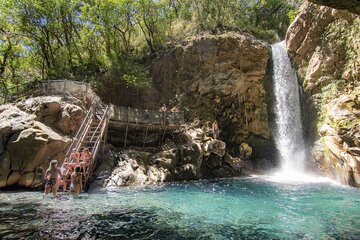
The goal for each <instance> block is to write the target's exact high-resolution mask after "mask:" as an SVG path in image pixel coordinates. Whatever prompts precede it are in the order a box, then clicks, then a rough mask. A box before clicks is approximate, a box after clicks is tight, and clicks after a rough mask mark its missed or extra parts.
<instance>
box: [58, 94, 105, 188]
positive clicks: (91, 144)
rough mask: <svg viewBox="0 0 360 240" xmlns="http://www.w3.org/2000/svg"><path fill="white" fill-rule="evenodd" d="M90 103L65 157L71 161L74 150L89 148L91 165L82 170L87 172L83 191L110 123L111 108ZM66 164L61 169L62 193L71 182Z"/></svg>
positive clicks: (83, 175)
mask: <svg viewBox="0 0 360 240" xmlns="http://www.w3.org/2000/svg"><path fill="white" fill-rule="evenodd" d="M90 101H91V107H90V109H89V110H88V112H87V114H86V116H85V118H84V120H83V122H82V124H81V126H80V128H79V130H78V132H77V134H76V136H75V137H74V138H73V141H72V143H71V144H70V146H69V148H68V151H67V153H66V155H65V157H67V158H68V159H70V154H71V151H72V149H76V150H77V151H78V152H80V153H81V151H82V150H83V149H84V148H88V149H89V151H90V152H91V157H90V165H89V166H88V167H86V169H82V172H85V173H83V174H82V186H83V189H82V190H83V191H84V190H85V189H86V187H87V185H88V182H89V180H90V178H91V175H92V172H93V170H94V167H95V165H96V157H97V154H98V151H99V148H100V144H101V142H104V140H105V139H106V136H105V133H106V129H107V126H108V123H109V106H108V105H105V104H103V103H102V102H96V101H94V100H93V99H90ZM64 164H65V162H64V163H63V166H62V167H61V169H62V171H63V175H64V176H63V179H62V181H61V183H62V184H61V185H62V186H60V189H59V190H60V191H61V190H63V191H68V190H69V187H70V181H71V180H70V179H71V177H70V175H71V172H69V170H67V169H66V168H65V166H64Z"/></svg>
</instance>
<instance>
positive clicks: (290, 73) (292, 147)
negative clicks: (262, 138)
mask: <svg viewBox="0 0 360 240" xmlns="http://www.w3.org/2000/svg"><path fill="white" fill-rule="evenodd" d="M271 50H272V58H273V81H274V95H275V109H274V112H275V115H276V119H275V120H276V129H275V143H276V147H277V149H278V151H279V154H280V162H281V170H282V171H281V172H282V173H283V175H284V174H286V175H288V174H289V173H292V174H293V175H294V176H293V177H296V178H298V177H299V175H301V173H302V174H303V173H304V172H305V150H304V149H305V147H304V140H303V136H302V132H303V129H302V124H301V109H300V99H299V87H298V80H297V77H296V73H295V70H294V69H293V68H292V66H291V63H290V60H289V57H288V54H287V51H286V48H285V43H284V42H280V43H277V44H274V45H272V46H271ZM294 173H296V174H294ZM290 177H291V175H290Z"/></svg>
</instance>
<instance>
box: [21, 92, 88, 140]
mask: <svg viewBox="0 0 360 240" xmlns="http://www.w3.org/2000/svg"><path fill="white" fill-rule="evenodd" d="M17 107H18V108H20V109H21V110H23V111H25V112H28V113H31V114H35V115H36V120H38V121H39V122H42V123H44V124H46V125H48V126H50V127H53V128H55V129H56V130H58V131H60V132H61V133H64V134H71V133H74V132H75V131H76V130H77V129H78V128H79V126H80V125H81V122H82V119H83V117H84V116H83V115H84V109H83V108H82V107H81V102H80V101H79V100H77V99H76V98H71V97H67V98H64V97H61V96H46V97H35V98H29V99H27V100H26V101H24V102H20V103H19V104H17Z"/></svg>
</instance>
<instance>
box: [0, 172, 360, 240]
mask: <svg viewBox="0 0 360 240" xmlns="http://www.w3.org/2000/svg"><path fill="white" fill-rule="evenodd" d="M0 223H1V224H0V239H18V238H23V239H39V238H52V239H359V238H360V190H359V189H355V188H350V187H343V186H338V185H334V184H331V183H325V182H323V183H304V184H301V183H288V184H286V183H277V182H271V181H266V180H264V179H263V178H255V177H254V178H244V179H225V180H216V181H209V180H206V181H205V180H204V181H197V182H187V183H170V184H164V185H159V186H148V187H137V188H123V189H120V190H116V191H115V190H114V191H107V192H93V193H91V194H84V195H82V196H81V197H79V198H72V197H70V196H61V197H60V198H59V199H53V198H50V197H46V198H43V197H42V194H41V193H39V192H1V193H0Z"/></svg>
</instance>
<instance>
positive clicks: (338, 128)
mask: <svg viewBox="0 0 360 240" xmlns="http://www.w3.org/2000/svg"><path fill="white" fill-rule="evenodd" d="M317 2H323V1H317ZM327 2H328V3H329V4H331V3H330V2H331V1H327ZM333 2H335V1H333ZM337 2H338V1H337ZM349 2H351V1H342V2H341V3H340V2H338V6H340V5H341V4H342V3H349ZM355 2H356V1H355ZM286 45H287V48H288V51H289V55H290V57H291V59H292V62H293V64H294V66H295V68H296V69H297V72H298V75H299V76H300V79H301V82H302V85H303V87H304V90H305V99H306V101H307V102H306V103H305V104H304V110H305V111H304V112H305V118H306V121H307V125H308V126H307V127H308V133H311V132H313V133H318V134H316V135H315V136H311V134H307V135H308V137H310V138H309V140H310V141H315V140H317V139H320V140H319V141H317V143H316V144H315V148H314V158H315V159H316V160H317V161H318V163H319V164H320V165H321V167H322V168H323V169H324V170H325V171H326V172H327V173H328V174H329V175H331V176H333V177H335V178H337V179H340V180H341V181H342V182H344V183H347V184H350V185H354V186H360V185H359V184H360V182H359V180H360V179H359V166H360V162H359V159H358V155H357V154H358V153H357V152H358V147H359V146H358V142H359V133H360V132H359V130H360V129H359V115H358V97H359V87H360V84H359V80H360V18H359V16H358V15H356V14H354V13H351V12H349V11H346V10H336V9H334V8H331V7H327V6H321V5H316V4H313V3H309V2H305V3H304V4H303V5H302V7H301V10H300V13H299V15H298V16H297V17H296V19H295V21H294V23H293V24H292V25H291V26H290V28H289V29H288V32H287V35H286ZM359 150H360V149H359Z"/></svg>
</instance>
